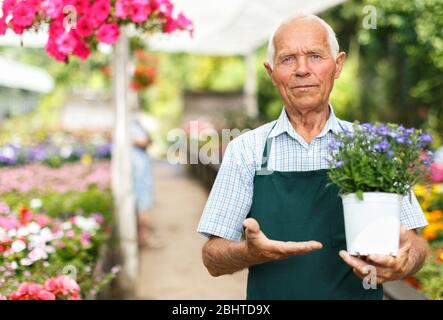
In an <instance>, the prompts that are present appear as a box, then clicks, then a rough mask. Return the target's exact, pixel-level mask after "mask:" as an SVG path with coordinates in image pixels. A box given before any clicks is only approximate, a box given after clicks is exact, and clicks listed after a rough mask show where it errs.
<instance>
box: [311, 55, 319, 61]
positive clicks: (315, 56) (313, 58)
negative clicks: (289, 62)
mask: <svg viewBox="0 0 443 320" xmlns="http://www.w3.org/2000/svg"><path fill="white" fill-rule="evenodd" d="M309 57H310V58H311V60H319V59H320V58H321V57H320V55H318V54H311V55H310V56H309Z"/></svg>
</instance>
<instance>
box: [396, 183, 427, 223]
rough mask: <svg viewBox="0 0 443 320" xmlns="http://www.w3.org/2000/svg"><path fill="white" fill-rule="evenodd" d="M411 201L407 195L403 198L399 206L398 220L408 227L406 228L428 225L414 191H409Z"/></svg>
mask: <svg viewBox="0 0 443 320" xmlns="http://www.w3.org/2000/svg"><path fill="white" fill-rule="evenodd" d="M410 196H411V201H410V200H409V195H407V196H405V197H404V198H403V202H402V204H401V207H400V222H401V223H402V224H404V225H406V227H407V228H408V230H412V229H418V228H422V227H424V226H427V225H428V221H427V220H426V217H425V214H424V212H423V210H422V209H421V207H420V204H419V203H418V200H417V197H416V196H415V194H414V192H412V191H410Z"/></svg>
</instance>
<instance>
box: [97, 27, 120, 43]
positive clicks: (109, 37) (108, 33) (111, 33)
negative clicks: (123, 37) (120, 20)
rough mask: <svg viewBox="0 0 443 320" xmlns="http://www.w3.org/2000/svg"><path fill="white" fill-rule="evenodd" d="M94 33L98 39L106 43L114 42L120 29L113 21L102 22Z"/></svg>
mask: <svg viewBox="0 0 443 320" xmlns="http://www.w3.org/2000/svg"><path fill="white" fill-rule="evenodd" d="M96 35H97V39H98V41H100V42H102V43H107V44H114V43H116V42H117V40H118V37H119V35H120V29H119V27H118V25H117V24H115V23H109V24H104V25H102V26H101V27H100V28H99V29H98V30H97V33H96Z"/></svg>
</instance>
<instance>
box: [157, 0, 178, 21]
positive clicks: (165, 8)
mask: <svg viewBox="0 0 443 320" xmlns="http://www.w3.org/2000/svg"><path fill="white" fill-rule="evenodd" d="M153 2H154V3H155V6H156V8H155V10H157V11H158V12H159V13H160V14H162V15H163V16H164V17H166V18H171V16H172V11H173V9H174V6H173V5H172V3H171V2H170V1H169V0H154V1H153Z"/></svg>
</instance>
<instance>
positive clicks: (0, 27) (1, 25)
mask: <svg viewBox="0 0 443 320" xmlns="http://www.w3.org/2000/svg"><path fill="white" fill-rule="evenodd" d="M7 29H8V25H7V24H6V16H3V17H1V18H0V36H2V35H4V34H5V33H6V30H7Z"/></svg>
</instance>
